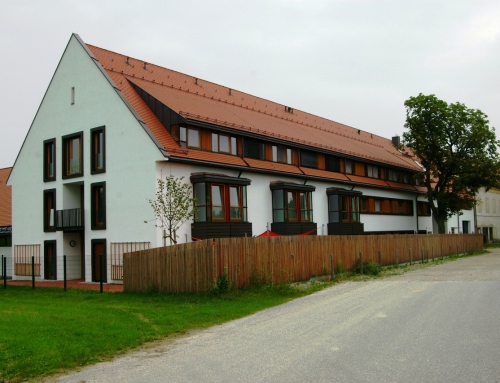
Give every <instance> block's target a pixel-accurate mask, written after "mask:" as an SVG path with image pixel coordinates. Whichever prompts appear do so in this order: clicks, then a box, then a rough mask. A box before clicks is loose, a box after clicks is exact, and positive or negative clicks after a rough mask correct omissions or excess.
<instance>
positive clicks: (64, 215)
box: [56, 208, 84, 230]
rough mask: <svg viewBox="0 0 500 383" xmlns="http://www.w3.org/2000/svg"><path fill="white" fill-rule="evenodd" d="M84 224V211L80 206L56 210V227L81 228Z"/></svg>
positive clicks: (62, 228)
mask: <svg viewBox="0 0 500 383" xmlns="http://www.w3.org/2000/svg"><path fill="white" fill-rule="evenodd" d="M83 226H84V221H83V211H82V209H80V208H76V209H64V210H57V211H56V229H57V230H65V229H81V228H83Z"/></svg>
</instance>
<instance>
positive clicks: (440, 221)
mask: <svg viewBox="0 0 500 383" xmlns="http://www.w3.org/2000/svg"><path fill="white" fill-rule="evenodd" d="M445 223H446V222H445V220H444V218H443V217H437V225H438V232H439V234H446V225H445Z"/></svg>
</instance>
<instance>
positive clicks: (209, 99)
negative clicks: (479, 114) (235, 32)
mask: <svg viewBox="0 0 500 383" xmlns="http://www.w3.org/2000/svg"><path fill="white" fill-rule="evenodd" d="M87 47H88V48H89V50H90V51H91V52H92V54H93V55H94V57H95V58H96V59H97V60H98V62H99V63H100V64H101V65H102V67H103V68H104V69H105V71H106V73H107V74H108V75H109V76H110V78H111V79H112V80H113V81H114V83H115V85H116V86H117V87H118V88H119V89H120V90H121V92H122V94H123V95H124V96H125V98H126V99H127V100H128V101H129V103H130V104H131V105H132V107H133V108H134V109H135V111H136V112H137V113H138V115H139V116H140V118H141V119H142V121H143V122H144V123H145V124H146V125H147V126H148V127H149V129H150V131H151V132H152V134H153V135H154V137H155V138H156V140H157V141H158V142H159V143H160V144H161V145H162V146H163V147H164V148H165V149H166V150H167V151H168V152H169V154H170V155H171V156H174V157H175V156H177V153H176V152H175V151H173V150H172V149H179V145H178V144H177V143H176V142H175V141H174V140H173V138H172V137H171V135H170V134H169V133H168V132H167V130H166V129H165V128H164V127H163V126H162V124H161V123H160V122H159V121H158V119H157V118H156V117H155V116H154V114H153V112H152V111H151V110H150V109H149V108H148V107H147V105H146V104H145V103H144V102H143V101H142V99H141V98H140V96H139V95H138V94H137V93H136V92H135V91H134V89H133V88H132V86H131V84H130V82H132V83H134V84H135V85H136V86H138V87H140V88H142V89H143V90H144V91H146V92H147V93H149V94H151V95H152V96H153V97H155V98H157V99H158V100H160V101H161V102H162V103H164V104H165V105H167V106H168V107H169V108H170V109H172V110H173V111H175V112H177V113H178V114H180V115H182V116H183V117H185V118H186V119H189V120H195V121H201V122H208V123H211V124H215V125H219V126H224V127H229V128H232V129H235V130H239V131H243V132H251V133H254V134H258V135H262V136H263V137H272V138H277V139H280V140H283V141H288V142H290V144H301V145H306V146H309V147H312V148H318V149H323V150H327V151H332V152H335V153H339V154H343V155H347V156H352V157H357V158H360V159H364V160H370V161H374V162H378V163H383V164H387V165H391V166H396V167H401V168H406V169H410V170H413V171H419V170H420V168H419V167H418V166H417V165H416V164H415V163H414V162H413V161H412V160H411V158H409V157H407V156H405V155H403V154H401V153H400V152H399V151H398V150H396V148H394V146H393V145H392V141H391V140H389V139H386V138H382V137H379V136H377V135H373V134H370V133H368V132H364V131H361V130H358V129H355V128H352V127H349V126H347V125H343V124H340V123H337V122H334V121H331V120H327V119H325V118H322V117H318V116H314V115H312V114H309V113H306V112H302V111H300V110H298V109H293V110H289V111H286V110H285V109H286V108H285V106H284V105H281V104H278V103H275V102H272V101H268V100H265V99H262V98H259V97H255V96H252V95H249V94H246V93H243V92H240V91H237V90H234V89H231V88H228V87H225V86H221V85H217V84H214V83H211V82H209V81H205V80H201V79H198V78H196V77H193V76H189V75H186V74H182V73H179V72H176V71H173V70H170V69H166V68H162V67H160V66H156V65H154V64H150V63H146V62H144V61H141V60H137V59H134V58H131V57H127V56H125V55H121V54H118V53H114V52H111V51H108V50H105V49H102V48H98V47H95V46H92V45H87ZM129 81H130V82H129ZM194 152H195V151H190V152H189V153H190V154H189V156H190V155H191V153H194ZM331 178H333V177H331Z"/></svg>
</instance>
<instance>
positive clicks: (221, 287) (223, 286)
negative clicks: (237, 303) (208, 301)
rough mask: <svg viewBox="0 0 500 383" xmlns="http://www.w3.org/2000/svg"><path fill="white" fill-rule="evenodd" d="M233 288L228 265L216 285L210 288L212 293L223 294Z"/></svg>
mask: <svg viewBox="0 0 500 383" xmlns="http://www.w3.org/2000/svg"><path fill="white" fill-rule="evenodd" d="M229 290H231V281H230V280H229V278H228V276H227V267H225V268H224V273H222V275H221V277H220V278H219V279H218V280H217V282H216V283H215V284H214V286H213V287H212V288H211V289H210V292H209V294H210V295H221V294H225V293H227V292H229Z"/></svg>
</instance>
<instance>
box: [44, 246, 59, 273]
mask: <svg viewBox="0 0 500 383" xmlns="http://www.w3.org/2000/svg"><path fill="white" fill-rule="evenodd" d="M43 249H44V251H43V253H44V256H43V261H44V265H43V268H44V278H45V279H53V280H56V279H57V254H56V241H45V242H44V246H43Z"/></svg>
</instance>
